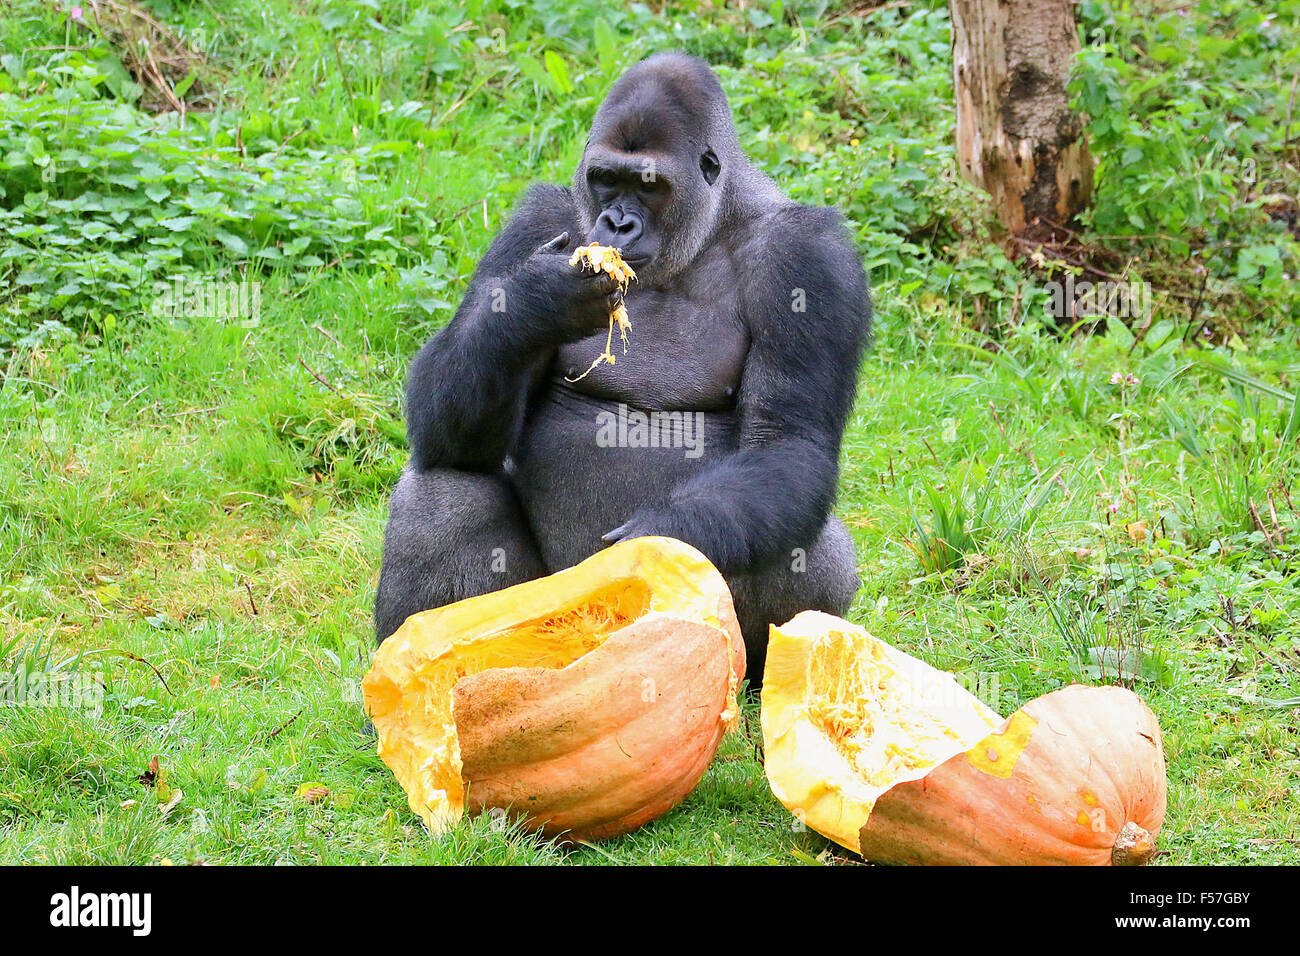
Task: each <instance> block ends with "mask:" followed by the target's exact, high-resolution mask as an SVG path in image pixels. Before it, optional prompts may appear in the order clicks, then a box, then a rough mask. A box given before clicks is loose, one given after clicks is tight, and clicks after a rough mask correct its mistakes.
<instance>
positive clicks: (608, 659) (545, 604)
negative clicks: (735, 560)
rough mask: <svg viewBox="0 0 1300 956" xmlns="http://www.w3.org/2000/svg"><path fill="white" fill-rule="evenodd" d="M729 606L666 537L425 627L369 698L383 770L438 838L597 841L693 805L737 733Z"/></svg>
mask: <svg viewBox="0 0 1300 956" xmlns="http://www.w3.org/2000/svg"><path fill="white" fill-rule="evenodd" d="M744 673H745V650H744V642H743V641H742V640H741V636H740V628H739V626H738V625H737V623H736V615H735V610H734V608H733V606H732V602H731V593H730V591H729V590H728V589H727V585H726V583H725V581H723V579H722V576H721V575H720V574H719V573H718V571H717V569H715V568H714V567H713V566H712V565H711V564H709V562H708V560H707V559H706V558H705V557H704V556H703V555H702V554H700V553H699V552H698V551H696V550H695V549H694V548H692V547H690V546H689V545H687V544H684V543H682V542H680V541H676V540H673V539H670V538H636V539H633V540H631V541H626V542H622V543H620V544H617V545H615V546H614V547H612V548H609V549H607V550H605V551H601V552H599V553H598V554H596V555H594V556H592V557H591V558H589V559H587V560H586V561H584V562H582V563H581V564H579V565H577V566H576V567H573V568H569V569H568V570H565V571H561V572H559V573H557V574H553V575H550V576H549V577H545V578H540V579H538V580H535V581H529V582H527V583H525V584H520V585H517V586H515V587H512V588H507V589H505V590H502V591H497V592H494V593H491V594H485V595H481V596H479V597H475V598H470V599H468V600H465V601H461V602H458V603H456V604H451V605H448V606H446V607H442V608H438V609H436V610H432V611H425V612H423V613H421V614H416V615H413V616H412V617H411V618H409V619H408V620H407V621H406V623H405V624H403V625H402V627H401V628H400V629H398V631H397V632H396V633H394V634H393V635H392V636H391V637H389V638H388V640H386V641H385V642H384V643H383V645H382V646H381V647H380V648H379V650H378V651H377V652H376V654H375V660H374V664H373V666H372V667H371V670H370V672H369V673H368V674H367V675H366V677H365V680H364V681H363V682H362V690H363V695H364V699H365V704H366V708H367V710H368V711H369V713H370V715H371V719H372V720H373V721H374V725H375V729H376V730H377V731H378V735H379V754H380V756H381V757H382V758H383V759H384V761H385V762H386V763H387V764H388V766H389V767H390V768H391V769H392V771H393V773H394V774H395V775H396V777H397V779H398V781H399V782H401V784H402V786H403V787H404V788H405V790H406V792H407V796H408V798H409V801H410V804H411V809H412V810H414V811H415V812H416V813H417V814H419V815H420V816H421V817H422V818H423V819H424V821H425V822H426V823H427V824H428V826H429V827H430V829H431V830H433V831H435V832H437V831H440V830H442V829H444V828H446V827H447V826H448V825H450V824H452V823H454V822H455V821H456V820H458V819H459V818H460V817H461V815H462V814H463V813H464V811H466V810H469V811H470V812H480V811H482V810H486V809H489V808H500V809H502V810H506V811H509V812H510V813H512V814H514V815H516V816H518V817H519V818H520V819H522V820H523V822H524V825H525V826H526V827H528V828H529V829H536V830H542V831H543V832H545V833H547V834H548V835H551V836H557V837H560V838H562V839H565V840H570V841H577V840H597V839H603V838H606V837H611V836H616V835H618V834H621V833H626V832H627V831H629V830H631V829H634V828H635V827H638V826H640V825H642V824H644V823H646V822H647V821H649V820H652V819H654V818H655V817H657V816H659V815H660V814H662V813H664V812H666V811H667V810H669V809H671V808H672V807H673V806H675V805H676V804H677V803H679V802H680V801H681V800H682V799H683V798H684V797H685V796H686V795H687V794H688V793H689V792H690V791H691V789H692V788H694V786H695V784H696V783H697V782H698V781H699V779H700V777H701V776H702V775H703V774H704V771H705V769H706V768H707V767H708V765H709V762H710V761H711V760H712V759H713V755H714V753H715V752H716V751H717V748H718V744H719V742H720V740H721V738H722V735H723V733H724V731H725V730H726V729H727V728H728V727H730V726H733V725H734V723H735V720H736V716H737V707H736V692H737V689H738V687H739V685H740V681H741V679H742V678H743V676H744Z"/></svg>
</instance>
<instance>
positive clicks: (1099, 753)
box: [762, 611, 1165, 865]
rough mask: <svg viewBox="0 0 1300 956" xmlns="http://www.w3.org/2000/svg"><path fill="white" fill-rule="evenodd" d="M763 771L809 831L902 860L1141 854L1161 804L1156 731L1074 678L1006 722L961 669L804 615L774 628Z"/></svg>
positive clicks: (1077, 859) (879, 857)
mask: <svg viewBox="0 0 1300 956" xmlns="http://www.w3.org/2000/svg"><path fill="white" fill-rule="evenodd" d="M762 725H763V744H764V755H765V759H764V767H765V770H766V772H767V776H768V781H769V783H770V784H771V787H772V791H773V793H775V794H776V796H777V799H779V800H780V801H781V802H782V803H783V804H784V805H785V806H786V807H787V808H789V809H790V810H791V811H792V812H793V813H794V814H795V815H796V816H797V817H799V818H800V819H801V820H802V821H803V822H804V823H806V824H807V825H808V826H809V827H811V828H812V829H814V830H816V831H817V832H818V833H821V834H822V835H823V836H826V837H827V838H829V839H831V840H834V841H835V842H836V843H839V844H840V845H841V846H844V847H847V848H848V849H850V850H853V851H854V852H857V853H860V854H861V855H862V856H864V857H865V858H867V859H868V860H872V861H874V862H878V863H892V864H904V863H906V864H930V865H956V864H991V865H1011V864H1100V865H1104V864H1117V865H1129V864H1141V863H1145V862H1147V861H1148V860H1149V859H1150V858H1151V857H1152V856H1153V855H1154V852H1155V839H1156V834H1157V833H1158V832H1159V830H1160V825H1161V823H1162V822H1163V820H1164V814H1165V764H1164V753H1163V750H1162V745H1161V735H1160V726H1159V724H1158V723H1157V721H1156V718H1155V716H1154V715H1153V714H1152V713H1151V711H1150V710H1148V709H1147V707H1146V705H1145V704H1144V703H1143V702H1142V700H1141V699H1140V698H1139V697H1138V696H1137V695H1136V694H1133V693H1132V692H1130V691H1128V690H1124V689H1123V688H1118V687H1083V686H1079V685H1073V686H1070V687H1066V688H1063V689H1061V690H1058V691H1054V692H1053V693H1050V694H1046V695H1045V696H1043V697H1039V698H1038V699H1036V700H1033V701H1030V702H1029V703H1028V704H1026V705H1025V706H1024V707H1023V708H1021V709H1020V710H1018V711H1016V712H1015V713H1014V714H1012V715H1011V716H1010V717H1009V718H1007V719H1006V720H1003V719H1001V718H1000V717H998V715H997V714H996V713H994V712H993V711H992V710H990V709H989V708H988V707H986V706H985V705H984V704H983V703H981V702H980V701H979V700H978V699H977V698H976V697H975V696H974V695H972V694H971V693H969V692H968V691H967V690H966V689H965V688H963V687H962V686H961V685H960V684H959V683H958V682H957V681H956V679H955V678H954V677H953V676H952V675H951V674H947V673H944V672H942V671H938V670H936V669H935V668H933V667H930V666H929V665H928V664H925V663H924V662H922V661H919V660H916V659H915V658H912V657H909V656H908V655H906V654H904V653H903V652H902V651H899V650H897V649H896V648H893V647H890V646H889V645H888V644H886V643H885V642H884V641H881V640H879V639H877V638H875V637H873V636H871V635H870V634H868V633H867V632H866V631H865V630H863V629H862V628H860V627H858V626H857V625H854V624H850V623H849V622H848V621H843V620H841V619H839V618H837V617H832V616H831V615H829V614H822V613H820V612H815V611H805V612H804V613H802V614H799V615H797V616H796V617H795V618H794V619H793V620H791V621H790V622H789V623H787V624H785V625H783V626H781V627H775V626H773V627H772V628H771V632H770V637H769V640H768V649H767V662H766V666H765V670H764V674H763V696H762Z"/></svg>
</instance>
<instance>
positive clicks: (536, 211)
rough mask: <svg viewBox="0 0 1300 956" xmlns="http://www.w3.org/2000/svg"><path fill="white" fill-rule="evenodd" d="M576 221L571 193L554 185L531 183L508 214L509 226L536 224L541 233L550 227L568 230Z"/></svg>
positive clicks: (575, 208)
mask: <svg viewBox="0 0 1300 956" xmlns="http://www.w3.org/2000/svg"><path fill="white" fill-rule="evenodd" d="M576 220H577V207H576V206H575V205H574V202H573V193H572V191H570V190H569V189H568V187H566V186H558V185H556V184H555V183H533V184H532V185H531V186H529V187H528V188H527V189H526V190H525V191H524V195H523V197H522V198H521V199H520V200H519V202H518V203H516V204H515V208H514V211H513V212H512V213H511V214H510V221H511V225H516V224H529V223H537V224H538V229H540V231H542V232H545V231H546V229H547V228H549V227H550V226H551V225H558V226H560V227H561V229H568V228H569V226H570V225H572V224H573V223H574V222H576ZM552 235H554V232H552ZM548 238H549V237H548Z"/></svg>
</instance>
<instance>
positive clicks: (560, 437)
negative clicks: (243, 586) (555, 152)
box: [375, 54, 871, 682]
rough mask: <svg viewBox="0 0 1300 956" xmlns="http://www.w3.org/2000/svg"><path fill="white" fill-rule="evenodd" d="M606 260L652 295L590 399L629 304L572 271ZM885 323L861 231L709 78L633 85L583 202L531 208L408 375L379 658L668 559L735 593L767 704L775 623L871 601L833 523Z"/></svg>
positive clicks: (580, 172) (603, 142)
mask: <svg viewBox="0 0 1300 956" xmlns="http://www.w3.org/2000/svg"><path fill="white" fill-rule="evenodd" d="M588 242H598V243H600V244H602V245H609V246H616V247H618V248H619V249H620V250H621V251H622V253H623V256H624V258H625V259H626V261H627V262H628V264H629V265H631V266H632V267H633V268H634V269H635V270H636V273H637V276H638V281H637V282H634V283H633V284H632V288H631V290H630V291H629V293H628V294H627V299H626V306H627V310H628V313H629V314H630V316H631V319H632V330H631V334H630V340H629V345H628V347H627V350H626V352H622V351H620V350H619V349H618V348H617V347H616V349H615V351H616V352H617V353H618V354H617V363H616V364H602V365H599V366H597V367H596V368H595V369H593V370H592V371H591V373H590V374H588V375H587V376H585V377H582V378H580V379H579V377H580V376H581V375H582V373H583V371H585V370H586V369H587V368H588V366H589V365H591V363H592V360H593V359H594V358H595V357H596V356H597V355H599V354H600V353H601V351H602V350H603V349H604V346H605V338H606V335H607V331H608V323H609V315H610V311H611V308H613V306H615V305H616V304H617V301H618V292H617V290H616V288H615V286H614V283H613V280H611V279H609V278H608V277H607V276H605V275H603V274H601V275H593V274H591V273H589V272H586V271H585V270H581V269H578V268H575V267H570V266H569V256H570V254H571V253H572V252H573V250H574V249H575V248H577V246H578V245H579V244H585V243H588ZM870 321H871V319H870V305H869V302H868V298H867V286H866V277H865V275H864V274H863V270H862V265H861V263H860V262H859V260H858V257H857V255H856V254H855V252H854V250H853V246H852V244H851V242H850V241H849V238H848V237H847V235H846V234H845V230H844V227H843V225H842V222H841V219H840V216H839V214H838V213H837V212H835V211H833V210H830V209H824V208H816V207H810V206H802V205H799V204H798V203H795V202H793V201H791V200H790V199H787V198H786V197H785V196H784V195H783V194H782V193H781V192H780V191H779V190H778V188H777V187H776V185H775V184H774V183H773V182H772V181H771V180H770V179H768V178H767V177H766V176H764V175H763V174H762V173H760V172H759V171H757V170H756V169H754V167H753V166H751V165H750V163H749V160H748V159H747V158H746V157H745V155H744V153H743V152H742V151H741V148H740V143H739V141H738V139H737V136H736V131H735V129H734V127H733V126H732V122H731V111H730V108H729V107H728V104H727V100H726V96H725V94H724V93H723V91H722V87H721V85H720V84H719V83H718V79H717V77H716V76H715V75H714V73H713V71H712V70H711V69H710V68H709V67H708V66H707V65H706V64H704V63H703V62H701V61H699V60H696V59H693V58H691V57H687V56H683V55H679V54H661V55H658V56H654V57H651V58H650V59H648V60H645V61H643V62H641V63H639V64H637V65H636V66H633V67H632V68H631V69H630V70H628V71H627V73H626V74H625V75H624V76H623V77H622V78H621V79H620V80H619V81H618V82H617V83H615V84H614V87H613V88H612V89H611V90H610V92H609V95H608V96H607V97H606V98H605V101H604V103H603V104H601V107H600V109H599V110H598V111H597V113H596V118H595V121H594V122H593V123H592V127H591V133H590V135H589V137H588V139H587V146H586V150H585V152H584V154H583V157H582V162H581V163H580V164H579V166H578V169H577V172H576V173H575V175H574V178H573V186H572V189H564V188H561V187H558V186H551V185H536V186H533V187H532V188H531V189H530V190H529V192H528V193H527V194H526V196H525V197H524V199H523V200H522V202H521V204H520V205H519V207H518V209H517V210H516V211H515V213H514V215H513V216H512V218H511V220H510V222H509V224H508V225H507V226H506V227H505V228H504V229H503V230H502V231H501V233H500V235H498V236H497V238H496V239H495V241H493V243H492V245H491V247H490V248H489V249H488V251H487V254H486V255H485V256H484V257H483V259H482V261H481V262H480V263H479V266H478V269H477V270H476V271H475V273H474V277H473V279H472V280H471V282H470V285H469V289H468V291H467V292H466V294H465V299H464V301H463V302H462V303H461V306H460V309H459V310H458V311H457V312H456V315H455V317H454V318H453V319H452V321H451V322H450V323H449V324H448V325H447V327H446V328H445V329H443V330H442V331H441V332H439V333H438V334H437V335H435V336H434V337H433V338H432V339H431V340H429V342H427V343H426V344H425V346H424V347H423V348H422V349H421V350H420V352H419V354H418V355H417V356H416V357H415V360H414V362H413V363H412V365H411V369H410V375H409V380H408V383H407V389H406V406H407V410H406V416H407V434H408V437H409V441H410V446H411V459H410V463H409V465H408V466H407V468H406V470H405V472H404V473H403V474H402V477H401V479H400V480H399V482H398V484H397V488H396V490H395V491H394V493H393V496H392V501H391V503H390V514H389V520H388V529H387V532H386V534H385V540H384V558H383V570H382V571H381V573H380V578H379V592H378V595H377V597H376V601H375V629H376V632H377V636H378V639H379V640H380V641H383V640H384V639H385V638H386V637H388V635H390V634H391V633H392V632H393V631H395V630H396V629H397V628H398V626H399V625H401V623H402V622H403V621H404V620H405V619H406V617H407V616H408V615H410V614H414V613H415V612H417V611H421V610H425V609H428V608H433V607H438V606H441V605H443V604H448V603H450V602H453V601H459V600H461V599H462V598H467V597H472V596H474V595H477V594H482V593H484V592H487V591H494V590H497V589H498V588H503V587H507V586H509V585H512V584H517V583H519V582H521V581H526V580H529V579H531V578H535V577H538V576H540V575H543V574H547V573H550V572H553V571H558V570H560V569H561V568H566V567H568V566H570V565H573V564H576V563H577V562H579V561H581V560H582V559H583V558H586V557H588V556H590V555H591V554H593V553H594V552H595V551H597V550H599V549H600V548H602V547H604V546H605V545H608V544H612V543H613V542H616V541H621V540H623V539H626V538H634V537H638V536H642V535H669V536H671V537H674V538H680V539H681V540H683V541H686V542H687V543H689V544H692V545H694V546H695V547H696V548H698V549H699V550H700V551H702V552H703V553H704V554H705V555H707V556H708V558H709V559H710V560H711V561H712V562H713V563H714V564H715V565H716V566H717V567H718V568H719V570H721V571H722V573H723V574H724V575H725V576H726V578H727V581H728V583H729V584H730V585H731V590H732V594H733V596H734V598H735V603H736V612H737V616H738V617H739V619H740V624H741V629H742V631H743V632H744V637H745V644H746V649H747V651H748V655H749V677H750V679H751V681H753V682H758V681H760V680H761V677H762V673H763V660H764V657H765V652H766V647H767V627H768V624H769V623H783V622H784V621H785V620H787V619H788V618H789V617H791V616H792V615H794V614H795V613H796V612H798V611H801V610H804V609H807V608H816V609H819V610H825V611H829V612H832V613H836V614H843V613H844V612H845V611H846V610H847V609H848V606H849V604H850V602H851V601H852V599H853V596H854V594H855V593H856V592H857V589H858V576H857V570H856V561H855V559H854V552H853V543H852V540H851V539H850V537H849V535H848V532H847V531H846V530H845V528H844V526H843V525H842V524H841V523H840V522H839V520H838V519H836V518H834V517H832V516H830V508H831V504H832V502H833V499H834V495H835V485H836V480H837V477H838V457H839V449H840V437H841V434H842V432H843V430H844V425H845V420H846V418H847V416H848V414H849V411H850V408H851V406H852V403H853V396H854V391H855V386H856V376H857V369H858V364H859V361H860V359H861V355H862V350H863V348H864V346H865V344H866V340H867V338H868V335H869V331H870ZM615 342H616V343H617V338H616V339H615ZM574 379H579V380H577V381H574ZM656 424H660V425H662V426H663V427H660V428H659V431H658V432H657V433H654V428H655V426H656ZM647 430H649V431H651V432H652V433H654V434H655V437H657V438H659V439H662V440H658V441H653V440H649V441H648V440H646V432H647Z"/></svg>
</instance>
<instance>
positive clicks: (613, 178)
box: [587, 166, 618, 188]
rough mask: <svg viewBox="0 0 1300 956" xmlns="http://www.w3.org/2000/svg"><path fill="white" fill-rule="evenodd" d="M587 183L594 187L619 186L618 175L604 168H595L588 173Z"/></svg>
mask: <svg viewBox="0 0 1300 956" xmlns="http://www.w3.org/2000/svg"><path fill="white" fill-rule="evenodd" d="M587 182H588V183H589V184H590V185H592V186H605V187H607V188H608V187H612V186H617V185H618V174H616V173H615V172H614V170H612V169H605V168H604V167H603V166H597V167H593V168H592V169H591V170H589V171H588V173H587Z"/></svg>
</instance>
